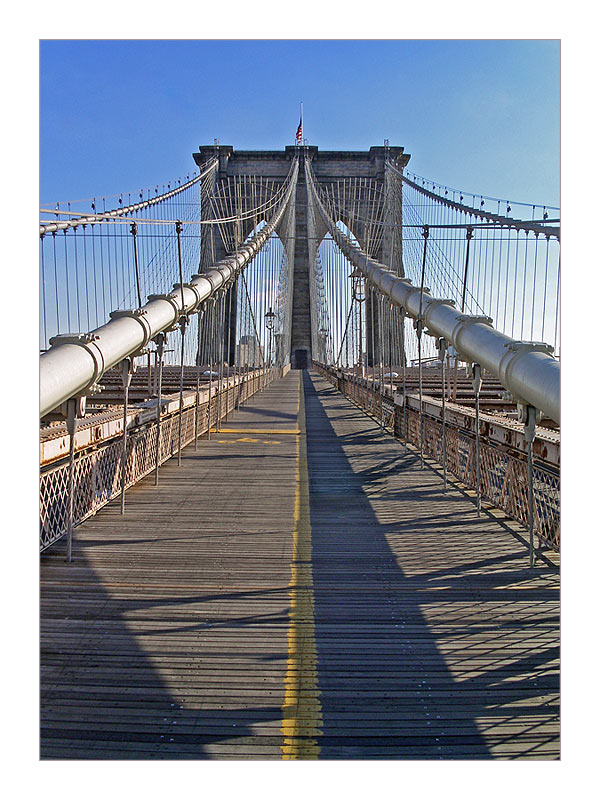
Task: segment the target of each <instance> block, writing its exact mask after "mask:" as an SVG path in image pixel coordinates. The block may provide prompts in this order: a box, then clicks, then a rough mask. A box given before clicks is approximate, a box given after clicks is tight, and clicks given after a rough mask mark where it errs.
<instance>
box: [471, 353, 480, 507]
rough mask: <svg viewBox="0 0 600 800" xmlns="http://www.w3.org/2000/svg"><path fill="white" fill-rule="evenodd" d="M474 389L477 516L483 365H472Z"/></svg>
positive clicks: (478, 505) (478, 504)
mask: <svg viewBox="0 0 600 800" xmlns="http://www.w3.org/2000/svg"><path fill="white" fill-rule="evenodd" d="M471 374H472V381H473V390H474V392H475V490H476V492H477V516H478V517H480V516H481V467H480V461H479V458H480V447H479V393H480V391H481V366H480V365H479V364H473V365H472V367H471Z"/></svg>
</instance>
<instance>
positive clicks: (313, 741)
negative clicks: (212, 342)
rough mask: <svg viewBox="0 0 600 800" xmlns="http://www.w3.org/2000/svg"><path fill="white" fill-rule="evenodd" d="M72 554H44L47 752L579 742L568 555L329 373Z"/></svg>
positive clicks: (414, 755)
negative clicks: (567, 637)
mask: <svg viewBox="0 0 600 800" xmlns="http://www.w3.org/2000/svg"><path fill="white" fill-rule="evenodd" d="M305 420H306V424H305ZM298 431H300V433H299V434H298ZM73 553H74V562H73V563H72V564H71V565H67V564H65V561H64V543H60V542H59V543H58V544H57V545H55V546H54V547H52V548H50V550H49V551H47V552H46V553H44V554H43V555H42V557H41V723H42V730H41V756H42V758H80V759H81V758H87V759H89V758H100V759H107V758H137V759H140V758H141V759H151V758H152V759H156V758H193V759H201V758H212V759H214V758H219V759H223V758H235V759H247V758H265V759H266V758H268V759H281V758H320V759H350V758H361V759H371V758H386V759H399V758H409V759H439V758H444V759H473V758H477V759H490V758H505V759H515V758H533V759H540V758H558V757H559V722H558V690H559V678H558V655H559V653H558V646H559V641H558V623H559V582H558V572H557V569H556V567H554V566H552V565H549V564H548V565H545V566H544V565H542V566H540V567H537V568H536V569H535V571H534V573H531V572H530V571H529V570H528V569H527V565H528V553H527V550H526V547H525V546H524V544H523V542H522V541H519V539H518V537H517V536H515V535H514V534H513V533H511V531H510V528H509V526H507V525H505V524H503V522H502V521H501V520H496V519H495V518H494V517H493V516H491V515H490V514H487V513H485V514H484V515H482V517H481V519H478V518H477V515H476V512H475V509H474V505H473V503H472V502H471V501H470V500H469V499H468V498H466V497H465V496H464V494H463V493H461V492H460V491H459V489H458V488H456V487H451V488H449V489H448V491H446V492H444V491H443V485H442V481H441V478H440V477H439V475H438V474H436V473H435V472H434V471H433V470H431V469H429V468H425V469H424V470H421V469H420V468H419V463H418V460H417V458H416V457H415V456H414V454H412V453H410V452H407V451H406V450H404V448H403V447H402V445H401V444H399V443H398V442H396V441H394V440H393V439H392V438H391V437H390V436H388V435H387V434H382V433H381V432H380V431H379V428H378V427H376V424H375V423H374V422H373V421H372V420H371V419H369V418H368V417H366V416H365V415H364V414H363V413H362V412H361V411H359V410H358V409H356V408H355V407H354V406H353V405H352V404H351V403H350V402H349V401H347V400H346V399H345V398H343V397H342V396H341V395H340V394H339V393H337V392H336V391H335V390H334V389H333V388H331V387H330V385H329V384H327V383H326V382H325V381H324V380H322V379H321V378H319V377H318V376H317V375H316V374H315V373H307V372H304V373H299V372H290V373H288V375H287V376H286V377H285V378H284V379H282V380H281V381H279V382H277V383H276V384H274V385H272V386H271V387H269V388H268V389H267V390H265V391H264V392H263V393H262V394H259V395H257V396H256V397H254V398H253V399H252V400H251V401H250V402H249V404H248V405H247V406H246V407H245V408H244V409H242V410H241V411H239V412H237V413H235V414H233V415H232V416H231V418H230V420H229V423H228V424H227V425H225V426H224V429H223V431H222V432H220V433H215V434H213V435H212V437H211V440H210V441H207V440H206V439H204V440H203V441H201V442H200V443H199V446H198V450H197V451H195V450H194V447H193V445H192V446H190V447H188V448H187V449H186V450H185V451H184V458H183V463H182V466H181V467H177V463H176V460H175V459H174V460H172V462H169V463H168V464H167V465H165V466H164V467H163V468H162V469H161V480H160V486H159V487H158V488H157V487H155V486H154V485H153V478H148V479H146V480H145V481H143V482H141V483H140V484H139V485H137V486H136V487H134V488H133V489H131V490H130V491H129V492H128V495H127V510H126V514H125V516H124V517H122V516H121V515H120V513H119V504H118V502H117V503H113V504H110V505H109V506H107V507H106V508H105V509H104V510H103V511H101V512H100V513H99V514H98V515H97V516H96V517H95V518H92V519H91V520H89V521H88V522H86V523H84V524H83V525H82V526H80V527H79V528H78V529H77V530H76V532H75V537H74V549H73Z"/></svg>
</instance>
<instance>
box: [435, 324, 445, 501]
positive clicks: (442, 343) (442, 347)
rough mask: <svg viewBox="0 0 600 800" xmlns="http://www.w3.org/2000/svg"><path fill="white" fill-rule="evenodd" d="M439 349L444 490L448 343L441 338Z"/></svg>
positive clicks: (438, 341)
mask: <svg viewBox="0 0 600 800" xmlns="http://www.w3.org/2000/svg"><path fill="white" fill-rule="evenodd" d="M436 343H437V347H438V350H439V353H440V360H441V362H442V464H443V467H444V489H447V488H448V476H447V466H446V463H447V455H446V384H445V379H446V378H445V372H446V351H447V347H448V343H447V341H446V340H445V339H444V338H443V337H441V338H440V339H438V340H437V342H436Z"/></svg>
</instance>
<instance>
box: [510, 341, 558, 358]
mask: <svg viewBox="0 0 600 800" xmlns="http://www.w3.org/2000/svg"><path fill="white" fill-rule="evenodd" d="M504 346H505V347H506V348H507V350H510V351H511V352H513V353H516V352H518V351H521V352H526V353H547V354H548V355H549V356H552V355H554V348H553V347H552V345H551V344H546V343H545V342H524V341H520V342H507V343H506V344H505V345H504Z"/></svg>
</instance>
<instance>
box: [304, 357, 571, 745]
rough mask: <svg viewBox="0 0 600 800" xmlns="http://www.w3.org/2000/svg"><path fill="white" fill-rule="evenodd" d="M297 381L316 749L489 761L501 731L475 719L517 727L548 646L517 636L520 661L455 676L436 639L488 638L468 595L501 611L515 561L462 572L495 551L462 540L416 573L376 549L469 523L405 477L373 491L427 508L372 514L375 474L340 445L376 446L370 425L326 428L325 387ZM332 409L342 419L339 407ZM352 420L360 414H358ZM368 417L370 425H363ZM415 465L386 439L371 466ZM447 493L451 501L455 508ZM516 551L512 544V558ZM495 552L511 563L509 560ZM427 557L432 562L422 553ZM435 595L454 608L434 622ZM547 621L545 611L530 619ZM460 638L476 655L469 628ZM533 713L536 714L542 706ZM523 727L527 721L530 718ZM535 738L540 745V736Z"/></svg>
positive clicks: (503, 660) (547, 683) (547, 680)
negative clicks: (402, 486) (502, 567)
mask: <svg viewBox="0 0 600 800" xmlns="http://www.w3.org/2000/svg"><path fill="white" fill-rule="evenodd" d="M304 389H305V403H306V419H307V458H308V473H309V480H310V519H311V528H312V548H313V585H314V606H315V638H316V647H317V657H318V676H319V689H320V694H321V705H322V720H323V727H322V735H321V737H320V739H319V744H320V748H321V752H320V756H319V757H320V758H325V759H327V758H333V759H336V758H363V759H364V758H368V759H371V758H410V759H432V758H433V759H440V758H441V759H464V758H469V759H476V758H477V759H481V758H483V759H486V758H491V757H492V753H491V751H490V746H489V745H488V742H489V741H493V742H494V744H501V743H502V737H503V736H504V731H506V730H508V727H510V726H508V727H504V728H502V729H501V730H500V732H499V733H495V732H494V725H493V723H489V722H488V723H486V725H485V727H486V735H485V736H484V735H483V732H482V730H481V727H482V726H480V724H478V722H477V719H478V717H479V716H482V715H483V716H485V718H486V719H487V720H489V719H493V718H495V717H497V718H498V719H500V718H502V719H503V720H506V718H510V720H511V722H512V723H514V724H513V728H514V727H515V725H516V726H517V727H519V726H522V728H523V731H525V730H526V728H527V725H529V724H530V723H529V722H528V720H531V719H533V720H535V718H536V715H539V713H542V712H540V705H539V703H538V702H535V698H536V697H539V696H540V695H544V694H546V693H548V692H553V691H557V690H558V678H557V676H556V674H555V672H554V671H553V670H550V671H546V670H544V665H545V664H546V663H547V662H548V661H551V660H552V659H553V658H554V657H555V656H556V649H555V648H553V647H549V648H548V649H547V650H543V652H541V653H540V652H539V642H537V643H533V644H532V648H535V650H536V652H535V653H533V652H531V653H530V654H528V653H527V645H526V644H524V645H523V649H522V650H520V656H521V657H520V658H518V657H512V656H511V654H510V652H506V653H503V654H502V656H503V657H500V655H499V654H498V653H490V655H489V657H488V662H489V663H486V664H485V667H481V668H475V669H474V671H473V672H469V671H468V670H467V671H465V672H464V675H465V677H464V678H463V677H462V676H463V671H461V672H460V680H459V679H458V678H457V677H455V675H453V674H452V672H451V670H450V668H449V666H448V663H447V661H446V658H445V657H444V652H445V650H444V648H445V645H446V640H447V635H448V634H449V635H450V636H451V638H452V641H454V637H455V636H458V637H460V636H461V635H463V636H469V635H473V633H474V632H475V629H477V633H478V634H482V635H485V634H486V631H487V635H492V636H493V635H494V634H493V632H494V631H495V630H496V628H497V622H496V620H494V619H493V618H492V619H490V620H489V621H488V622H487V624H482V621H481V618H478V619H477V620H476V623H475V625H473V623H472V622H471V619H470V616H471V615H473V611H474V609H475V610H476V609H477V607H478V602H490V603H493V602H494V601H497V603H498V606H499V608H503V609H504V613H505V614H506V616H507V618H508V619H510V607H511V606H512V605H514V604H518V603H520V602H522V601H524V600H525V592H524V590H523V589H522V588H515V589H514V591H512V590H507V589H506V588H501V587H503V586H505V585H506V584H511V585H513V584H514V583H515V582H516V581H518V580H519V579H520V578H522V577H527V578H531V574H530V573H527V574H526V576H525V575H523V574H521V573H520V572H519V570H518V569H517V570H509V571H508V572H507V573H492V574H490V575H489V576H488V575H486V576H485V577H484V578H483V579H481V578H480V579H479V580H477V579H475V580H474V579H473V571H476V570H478V569H481V568H482V567H485V566H486V565H490V566H491V564H490V561H491V562H492V564H494V563H495V558H493V559H491V560H490V558H489V557H487V558H485V557H481V556H479V555H478V554H477V547H476V546H475V543H473V545H474V546H473V547H471V548H470V557H469V558H467V559H465V558H464V552H463V553H461V566H460V567H458V568H457V567H456V566H455V564H452V563H450V564H448V566H447V567H444V568H435V569H432V571H431V573H430V574H427V572H425V574H417V575H415V576H413V575H409V574H405V572H404V571H403V569H402V562H401V560H400V563H399V556H398V553H397V552H394V550H393V549H392V546H390V541H394V540H395V537H398V536H400V537H401V536H402V535H403V534H404V533H406V534H410V535H411V536H415V535H418V534H420V533H422V534H423V536H424V537H425V539H426V540H427V541H426V542H424V545H423V546H424V547H429V548H431V547H432V544H431V537H432V535H436V533H437V535H438V536H439V537H440V541H441V538H442V536H443V535H445V533H442V531H441V530H440V528H442V527H443V528H444V529H445V530H447V529H448V525H449V523H450V524H451V526H453V527H455V528H457V529H458V528H460V530H461V534H462V535H464V538H465V542H466V548H467V550H469V538H470V534H471V533H472V531H474V530H475V529H476V528H477V527H478V526H479V525H480V522H478V520H477V519H476V518H474V519H473V518H470V519H465V518H464V514H463V516H462V518H457V519H456V520H454V521H451V520H449V519H448V513H449V511H448V509H449V505H451V504H452V503H451V499H450V498H448V497H447V496H446V495H441V491H440V489H437V488H435V487H434V488H432V487H431V480H429V481H428V482H427V483H428V485H427V486H425V485H419V482H418V480H417V481H416V483H415V482H413V484H412V485H411V487H410V490H409V489H407V490H396V491H391V492H390V491H386V490H385V488H384V492H385V499H386V500H389V499H392V500H394V501H395V502H396V503H397V502H399V501H402V500H405V501H406V502H407V504H408V503H417V502H419V503H427V502H428V501H429V506H427V508H428V514H427V517H426V518H423V517H422V516H421V517H420V518H417V519H406V520H404V521H400V522H398V521H391V522H389V523H387V522H386V523H382V522H381V520H380V519H378V516H377V515H376V514H375V512H374V510H373V507H372V505H371V502H370V500H369V495H370V493H372V494H376V492H373V483H374V482H375V481H377V482H379V483H380V482H381V479H382V474H381V472H380V471H379V470H378V469H377V468H376V467H371V466H367V465H365V463H364V459H363V457H362V456H361V458H360V466H356V465H355V466H353V464H352V463H351V461H350V459H349V457H348V455H347V454H346V452H345V450H344V447H348V446H353V445H363V444H365V443H366V442H368V441H370V442H372V443H373V444H372V446H376V445H375V444H374V441H375V439H376V431H369V432H367V433H365V431H364V430H359V431H358V432H357V434H356V436H355V435H353V434H352V433H350V434H345V435H344V434H342V435H341V436H340V435H336V433H339V431H337V432H336V430H334V428H333V426H332V424H331V421H330V418H329V417H328V414H327V413H326V410H325V408H324V405H323V403H327V409H328V410H329V411H330V413H332V418H335V419H336V421H337V420H338V416H337V414H338V412H339V410H340V409H341V406H340V404H339V403H338V402H337V399H338V398H339V395H338V394H337V393H336V392H335V390H334V389H332V388H330V387H329V386H327V385H326V384H325V382H323V383H322V384H319V386H318V388H317V386H316V385H315V382H314V381H313V379H312V378H311V376H310V375H309V374H308V373H307V372H305V373H304ZM356 413H357V414H360V412H356ZM341 416H345V417H346V419H347V418H348V415H347V414H345V413H342V414H341V415H340V417H341ZM361 417H362V419H363V420H365V421H366V420H367V418H366V417H365V416H364V415H361ZM368 424H372V425H373V427H374V428H375V425H374V423H372V422H371V421H369V422H368ZM363 427H364V426H363ZM398 447H399V446H398ZM354 452H358V450H355V451H354ZM385 455H387V456H389V449H387V450H386V453H385V454H383V453H382V456H384V457H385ZM415 461H416V459H415V457H414V456H413V455H412V454H407V453H405V452H404V451H402V450H401V449H400V447H399V453H398V456H397V457H394V458H391V459H389V460H388V461H387V462H386V461H384V474H385V473H390V474H391V473H393V472H395V471H396V470H398V469H402V468H403V467H405V466H406V467H407V468H410V466H411V465H413V464H414V463H415ZM423 483H425V481H424V482H423ZM439 483H440V486H441V481H440V482H439ZM440 496H443V499H444V502H443V508H442V507H441V504H439V503H438V504H437V505H438V506H440V508H439V511H438V509H437V508H436V503H435V501H436V499H439V498H440ZM460 501H461V498H456V502H457V503H460ZM462 502H463V503H464V501H462ZM421 508H422V506H421ZM451 513H453V512H451ZM438 514H439V517H438ZM471 517H474V514H472V515H471ZM436 529H437V531H436ZM434 547H435V545H434ZM525 556H526V552H525V551H524V552H523V555H522V559H521V563H523V561H524V558H525ZM505 558H506V559H507V560H512V559H513V555H512V554H508V555H506V556H505ZM430 561H432V562H435V558H433V559H430ZM440 581H442V585H441V586H440V585H439V583H440ZM548 598H550V599H555V598H556V592H553V591H552V590H548V593H547V594H544V593H542V594H540V595H536V599H537V600H540V599H541V600H544V599H548ZM444 602H448V603H452V604H454V605H452V606H450V607H449V608H450V612H451V613H450V616H449V618H448V619H446V618H445V614H444V613H443V612H442V613H441V615H440V619H439V623H440V624H439V625H437V624H436V622H438V620H437V619H436V615H435V614H434V613H432V611H431V608H428V610H427V616H426V615H425V613H424V608H425V607H426V606H428V605H429V604H437V603H444ZM456 605H458V610H455V608H456ZM507 606H508V610H507ZM473 616H474V615H473ZM500 616H502V615H500ZM548 622H549V619H548V618H547V617H545V618H544V624H548ZM501 624H502V623H501V622H500V625H501ZM515 624H517V625H520V627H521V628H522V629H523V631H524V634H525V635H526V633H527V624H528V623H527V621H526V620H521V621H520V622H519V621H517V622H515V621H512V622H511V623H510V626H511V627H510V629H509V630H512V629H513V628H514V625H515ZM529 624H530V625H531V630H532V634H535V632H536V631H537V629H538V627H539V618H537V617H534V615H533V614H532V618H531V620H530V621H529ZM434 625H435V629H434ZM463 629H464V632H463ZM497 633H498V635H501V634H500V632H499V631H498V632H497ZM473 641H474V644H473V647H474V652H475V651H477V652H475V655H476V656H478V653H479V651H478V650H477V647H478V645H477V636H474V637H473ZM490 650H491V648H490ZM443 651H444V652H443ZM496 662H497V663H496ZM543 713H544V714H547V709H543ZM531 726H532V730H533V728H535V724H534V722H532V723H531ZM488 729H490V730H489V732H488ZM533 735H534V734H528V735H527V736H525V739H524V743H523V746H522V747H521V748H520V749H519V746H518V745H517V746H515V745H514V743H513V745H512V752H513V757H520V756H522V755H525V754H526V753H527V751H528V749H529V748H531V747H532V744H531V737H532V736H533ZM489 737H491V738H489ZM540 737H541V739H540V741H541V742H542V743H543V742H544V741H545V739H544V734H540ZM525 740H527V742H528V743H525ZM515 741H518V740H515Z"/></svg>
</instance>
